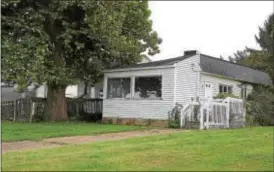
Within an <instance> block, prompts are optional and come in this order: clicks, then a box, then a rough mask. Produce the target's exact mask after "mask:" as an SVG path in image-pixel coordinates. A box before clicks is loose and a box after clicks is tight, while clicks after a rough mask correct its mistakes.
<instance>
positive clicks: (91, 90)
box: [36, 56, 151, 98]
mask: <svg viewBox="0 0 274 172" xmlns="http://www.w3.org/2000/svg"><path fill="white" fill-rule="evenodd" d="M147 62H151V59H150V58H149V57H147V56H144V57H143V58H142V60H141V62H139V64H141V63H147ZM84 89H85V85H84V83H78V84H76V85H69V86H68V87H67V88H66V97H70V98H73V97H78V96H81V95H83V94H84ZM87 92H88V95H86V96H85V97H87V98H103V83H102V82H99V83H96V84H94V85H93V86H90V85H89V86H88V88H87ZM36 97H42V98H45V97H47V86H46V85H45V84H44V85H41V86H40V87H38V89H37V90H36Z"/></svg>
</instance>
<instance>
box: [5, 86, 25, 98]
mask: <svg viewBox="0 0 274 172" xmlns="http://www.w3.org/2000/svg"><path fill="white" fill-rule="evenodd" d="M19 98H21V93H19V92H16V91H15V90H14V88H13V87H2V88H1V101H14V100H17V99H19Z"/></svg>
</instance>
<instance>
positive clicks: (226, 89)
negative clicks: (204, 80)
mask: <svg viewBox="0 0 274 172" xmlns="http://www.w3.org/2000/svg"><path fill="white" fill-rule="evenodd" d="M219 93H229V94H232V86H229V85H222V84H220V85H219Z"/></svg>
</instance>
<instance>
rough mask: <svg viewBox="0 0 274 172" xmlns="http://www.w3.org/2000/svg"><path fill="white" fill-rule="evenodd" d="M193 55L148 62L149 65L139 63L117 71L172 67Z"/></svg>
mask: <svg viewBox="0 0 274 172" xmlns="http://www.w3.org/2000/svg"><path fill="white" fill-rule="evenodd" d="M191 56H193V55H185V56H180V57H175V58H170V59H165V60H158V61H152V62H147V63H139V64H133V65H129V66H126V67H123V68H117V69H128V68H143V67H156V66H170V65H173V64H175V63H177V62H179V61H182V60H184V59H186V58H188V57H191Z"/></svg>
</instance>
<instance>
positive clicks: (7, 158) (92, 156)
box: [2, 127, 274, 171]
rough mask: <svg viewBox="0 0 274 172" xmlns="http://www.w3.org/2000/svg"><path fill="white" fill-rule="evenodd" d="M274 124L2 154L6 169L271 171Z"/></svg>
mask: <svg viewBox="0 0 274 172" xmlns="http://www.w3.org/2000/svg"><path fill="white" fill-rule="evenodd" d="M273 129H274V128H273V127H254V128H245V129H233V130H224V129H223V130H208V131H189V132H185V131H180V132H175V133H168V134H164V135H157V136H145V137H136V138H130V139H122V140H115V141H105V142H97V143H96V142H94V143H87V144H68V145H64V146H60V147H55V148H47V149H39V150H30V151H20V152H9V153H4V154H3V155H2V169H3V170H27V171H30V170H36V171H38V170H55V171H56V170H61V171H66V170H72V171H76V170H78V171H84V170H85V171H86V170H101V171H103V170H133V169H134V170H150V171H152V170H154V171H158V170H184V171H185V170H186V171H189V170H196V171H197V170H198V171H199V170H216V171H220V170H222V171H224V170H227V171H232V170H233V171H239V170H245V171H251V170H252V171H263V170H268V171H270V170H273V165H274V162H273ZM98 136H99V135H98Z"/></svg>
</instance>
